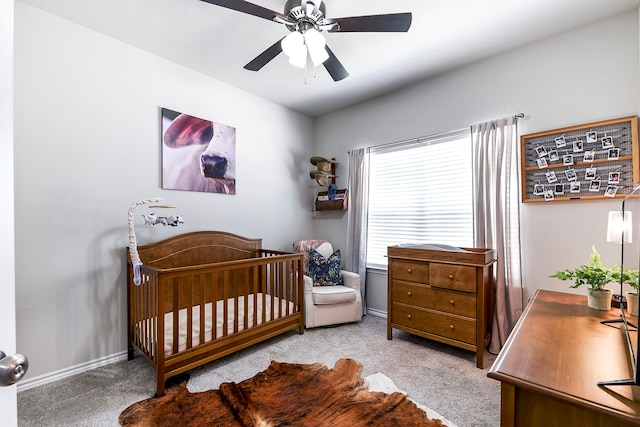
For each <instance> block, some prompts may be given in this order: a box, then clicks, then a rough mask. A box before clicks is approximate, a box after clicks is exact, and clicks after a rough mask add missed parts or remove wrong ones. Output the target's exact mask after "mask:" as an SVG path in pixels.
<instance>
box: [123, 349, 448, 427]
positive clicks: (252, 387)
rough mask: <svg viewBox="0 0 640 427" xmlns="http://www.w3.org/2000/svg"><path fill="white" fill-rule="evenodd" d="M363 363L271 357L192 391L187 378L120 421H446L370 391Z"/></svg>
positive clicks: (273, 425)
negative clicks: (233, 379) (236, 377)
mask: <svg viewBox="0 0 640 427" xmlns="http://www.w3.org/2000/svg"><path fill="white" fill-rule="evenodd" d="M361 371H362V365H361V364H360V363H359V362H357V361H355V360H353V359H340V360H338V361H337V362H336V364H335V366H334V367H333V369H328V368H327V367H326V366H324V365H322V364H320V363H314V364H309V365H300V364H290V363H279V362H271V365H270V366H269V367H268V368H267V369H266V370H264V371H263V372H260V373H258V374H257V375H255V376H254V377H253V378H249V379H247V380H244V381H242V382H240V383H239V384H236V383H222V384H220V390H208V391H204V392H198V393H191V392H189V390H188V389H187V381H186V380H185V381H183V382H182V383H180V384H177V385H175V386H173V387H170V388H168V389H167V391H166V393H165V395H164V396H162V397H160V398H149V399H146V400H143V401H141V402H138V403H134V404H133V405H131V406H129V407H128V408H127V409H125V410H124V411H123V412H122V414H120V418H119V421H120V424H122V425H123V426H136V427H146V426H149V427H151V426H153V427H158V426H180V427H186V426H203V425H211V426H225V427H226V426H229V427H254V426H255V427H258V426H259V427H277V426H300V427H302V426H309V427H320V426H336V427H343V426H348V427H358V426H385V427H386V426H402V427H411V426H428V427H431V426H433V427H437V426H444V425H445V424H443V423H442V422H441V421H440V420H438V419H429V418H428V417H427V415H426V413H425V412H424V411H423V410H422V409H420V408H418V407H417V406H416V404H414V403H413V402H412V401H411V400H409V399H408V398H407V397H406V396H405V395H404V394H402V393H399V392H394V393H391V394H387V393H383V392H377V391H369V390H367V387H368V386H367V384H366V382H365V381H364V380H363V379H362V377H361V376H360V373H361Z"/></svg>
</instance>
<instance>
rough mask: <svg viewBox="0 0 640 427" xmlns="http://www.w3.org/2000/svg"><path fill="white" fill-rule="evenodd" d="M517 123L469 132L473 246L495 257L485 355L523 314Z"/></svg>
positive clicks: (495, 124)
mask: <svg viewBox="0 0 640 427" xmlns="http://www.w3.org/2000/svg"><path fill="white" fill-rule="evenodd" d="M516 122H517V119H516V118H515V117H513V116H512V117H507V118H503V119H499V120H493V121H490V122H486V123H480V124H477V125H474V126H472V127H471V132H472V145H473V157H472V162H473V163H472V170H473V177H474V183H473V185H474V221H475V223H474V233H475V236H474V241H475V242H474V244H475V246H476V247H483V248H493V249H496V252H497V259H498V261H497V263H496V264H494V274H495V279H496V282H495V284H496V286H495V293H494V295H495V301H494V302H495V305H494V307H495V309H494V314H493V324H492V334H491V343H490V344H489V351H490V352H491V353H494V354H497V353H498V352H499V351H500V349H501V348H502V346H503V345H504V343H505V341H506V340H507V337H508V336H509V333H511V330H512V329H513V327H514V326H515V323H516V322H517V320H518V318H519V317H520V315H521V314H522V309H523V306H524V303H523V292H522V274H521V269H520V266H521V264H520V227H519V216H520V215H519V207H520V205H519V203H520V187H519V179H518V149H517V147H518V145H517V124H516Z"/></svg>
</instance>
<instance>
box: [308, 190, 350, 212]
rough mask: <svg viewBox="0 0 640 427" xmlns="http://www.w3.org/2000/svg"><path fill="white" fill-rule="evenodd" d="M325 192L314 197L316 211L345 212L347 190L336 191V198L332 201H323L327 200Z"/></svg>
mask: <svg viewBox="0 0 640 427" xmlns="http://www.w3.org/2000/svg"><path fill="white" fill-rule="evenodd" d="M328 194H329V193H328V192H327V191H321V192H319V193H318V197H316V211H340V210H347V207H348V204H349V203H348V198H347V190H338V191H337V192H336V198H335V199H334V200H324V198H328Z"/></svg>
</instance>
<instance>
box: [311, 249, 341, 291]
mask: <svg viewBox="0 0 640 427" xmlns="http://www.w3.org/2000/svg"><path fill="white" fill-rule="evenodd" d="M309 277H311V280H313V286H333V285H342V278H341V277H340V249H338V250H337V251H335V252H334V253H332V254H331V255H330V256H329V258H325V257H323V256H322V254H321V253H320V252H318V251H316V250H315V249H311V250H310V251H309Z"/></svg>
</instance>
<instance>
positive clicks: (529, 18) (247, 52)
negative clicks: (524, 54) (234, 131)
mask: <svg viewBox="0 0 640 427" xmlns="http://www.w3.org/2000/svg"><path fill="white" fill-rule="evenodd" d="M21 1H22V2H23V3H26V4H29V5H32V6H35V7H37V8H40V9H43V10H45V11H47V12H50V13H52V14H55V15H58V16H60V17H62V18H64V19H67V20H69V21H72V22H75V23H77V24H80V25H82V26H85V27H87V28H90V29H93V30H95V31H98V32H100V33H103V34H105V35H107V36H110V37H113V38H115V39H118V40H121V41H123V42H125V43H127V44H130V45H132V46H136V47H138V48H140V49H143V50H145V51H148V52H151V53H153V54H156V55H158V56H161V57H163V58H166V59H168V60H170V61H173V62H175V63H178V64H181V65H183V66H185V67H188V68H190V69H193V70H196V71H198V72H201V73H203V74H206V75H208V76H211V77H212V78H214V79H217V80H220V81H222V82H225V83H228V84H229V85H232V86H235V87H237V88H240V89H242V90H245V91H247V92H250V93H253V94H255V95H258V96H260V97H263V98H266V99H269V100H271V101H273V102H275V103H277V104H280V105H283V106H285V107H288V108H291V109H293V110H296V111H299V112H301V113H304V114H307V115H309V116H312V117H316V116H319V115H322V114H324V113H327V112H330V111H333V110H335V109H338V108H341V107H344V106H347V105H350V104H353V103H355V102H359V101H362V100H364V99H368V98H371V97H375V96H378V95H380V94H382V93H385V92H388V91H391V90H394V89H397V88H398V87H402V86H405V85H408V84H411V83H414V82H416V81H419V80H423V79H425V78H428V77H431V76H434V75H437V74H440V73H443V72H446V71H448V70H451V69H454V68H458V67H460V66H462V65H465V64H468V63H470V62H474V61H477V60H479V59H482V58H485V57H488V56H491V55H495V54H498V53H501V52H505V51H508V50H512V49H514V48H517V47H519V46H522V45H525V44H528V43H531V42H534V41H538V40H542V39H545V38H548V37H551V36H553V35H556V34H559V33H562V32H566V31H569V30H572V29H574V28H578V27H581V26H584V25H587V24H590V23H593V22H596V21H600V20H603V19H606V18H609V17H612V16H615V15H618V14H620V13H623V12H626V11H630V10H633V9H637V8H638V6H639V4H640V0H439V1H435V0H394V1H389V0H348V1H346V0H342V1H339V0H325V4H326V8H327V14H326V15H327V17H328V18H339V17H345V16H358V15H375V14H384V13H394V12H412V14H413V23H412V26H411V29H410V30H409V32H408V33H324V34H325V36H326V39H327V44H328V45H329V46H330V47H331V49H332V50H333V52H334V53H335V55H336V56H337V57H338V59H339V60H340V61H341V62H342V64H343V65H344V66H345V68H346V69H347V71H348V72H349V73H350V74H351V75H350V77H348V78H346V79H345V80H342V81H340V82H334V81H333V80H332V79H331V78H330V76H329V75H328V73H327V72H326V70H325V69H324V68H323V67H319V68H318V69H317V72H316V76H315V78H314V77H313V72H312V71H309V73H308V77H307V82H306V83H305V75H304V71H303V70H301V69H299V68H295V67H293V66H291V65H289V64H288V62H287V58H286V57H285V55H283V54H281V55H279V56H278V57H276V58H275V59H274V60H273V61H271V62H270V63H269V64H267V65H266V66H265V67H264V68H263V69H262V70H260V71H258V72H253V71H247V70H245V69H243V68H242V67H243V66H244V65H245V64H246V63H247V62H249V61H250V60H252V59H253V58H254V57H255V56H257V55H258V54H259V53H261V52H262V51H263V50H264V49H266V48H267V47H269V46H271V45H272V44H273V43H274V42H275V41H277V40H279V39H280V38H282V37H283V36H284V35H286V34H287V33H288V30H287V29H286V28H285V27H284V26H283V25H280V24H277V23H275V22H270V21H268V20H266V19H262V18H258V17H255V16H251V15H247V14H244V13H240V12H237V11H234V10H229V9H225V8H222V7H220V6H214V5H211V4H208V3H205V2H203V1H200V0H109V1H105V0H102V1H97V0H55V1H52V0H21ZM252 2H253V3H255V4H258V5H260V6H263V7H266V8H269V9H272V10H275V11H278V12H284V10H283V8H284V4H285V3H286V0H254V1H252Z"/></svg>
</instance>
